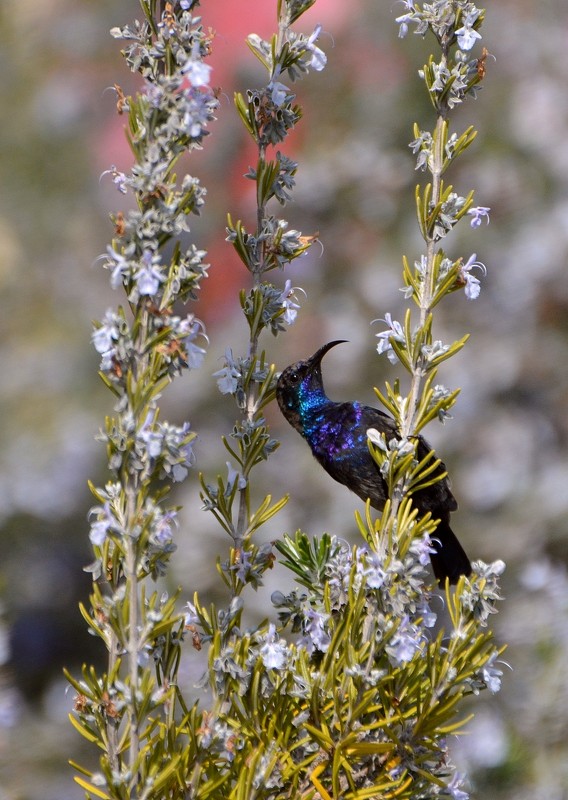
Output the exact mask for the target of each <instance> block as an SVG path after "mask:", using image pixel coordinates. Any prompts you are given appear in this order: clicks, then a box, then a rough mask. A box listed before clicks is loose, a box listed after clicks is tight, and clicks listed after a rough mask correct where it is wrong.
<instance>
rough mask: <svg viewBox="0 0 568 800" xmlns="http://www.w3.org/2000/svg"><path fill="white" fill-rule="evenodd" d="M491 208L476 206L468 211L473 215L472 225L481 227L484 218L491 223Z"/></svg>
mask: <svg viewBox="0 0 568 800" xmlns="http://www.w3.org/2000/svg"><path fill="white" fill-rule="evenodd" d="M490 210H491V209H490V208H489V207H488V206H476V207H475V208H470V209H469V211H468V212H467V213H468V214H470V216H471V218H472V219H471V227H472V228H479V226H480V225H481V222H482V220H483V219H485V221H486V222H487V224H488V225H489V212H490Z"/></svg>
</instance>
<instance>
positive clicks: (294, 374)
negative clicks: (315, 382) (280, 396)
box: [290, 372, 300, 383]
mask: <svg viewBox="0 0 568 800" xmlns="http://www.w3.org/2000/svg"><path fill="white" fill-rule="evenodd" d="M299 382H300V376H299V375H298V373H297V372H291V373H290V383H299Z"/></svg>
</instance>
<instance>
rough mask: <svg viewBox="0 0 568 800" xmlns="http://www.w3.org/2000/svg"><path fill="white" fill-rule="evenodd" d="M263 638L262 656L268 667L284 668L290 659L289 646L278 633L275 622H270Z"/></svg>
mask: <svg viewBox="0 0 568 800" xmlns="http://www.w3.org/2000/svg"><path fill="white" fill-rule="evenodd" d="M263 639H264V644H263V645H262V647H261V648H260V657H261V659H262V663H263V664H264V666H265V667H266V669H284V667H285V666H286V662H287V661H288V648H287V646H286V642H285V641H284V639H282V638H281V637H280V636H279V635H278V634H277V633H276V627H275V626H274V623H272V622H271V623H270V625H269V626H268V633H267V634H266V636H264V637H263Z"/></svg>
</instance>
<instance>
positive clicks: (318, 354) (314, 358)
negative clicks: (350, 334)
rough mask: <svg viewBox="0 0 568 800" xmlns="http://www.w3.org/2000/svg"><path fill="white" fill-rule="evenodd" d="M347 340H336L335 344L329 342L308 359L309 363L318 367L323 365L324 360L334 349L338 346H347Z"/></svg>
mask: <svg viewBox="0 0 568 800" xmlns="http://www.w3.org/2000/svg"><path fill="white" fill-rule="evenodd" d="M346 342H347V339H334V340H333V342H328V343H327V344H324V345H322V346H321V347H320V349H319V350H317V351H316V352H315V353H314V354H313V356H312V357H311V358H309V359H308V363H309V364H310V365H312V366H314V367H315V366H316V365H317V364H321V360H322V358H323V357H324V356H325V354H326V353H327V352H328V351H329V350H331V348H332V347H335V346H336V345H338V344H345V343H346Z"/></svg>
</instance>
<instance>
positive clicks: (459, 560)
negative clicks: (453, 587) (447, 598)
mask: <svg viewBox="0 0 568 800" xmlns="http://www.w3.org/2000/svg"><path fill="white" fill-rule="evenodd" d="M432 544H433V546H434V548H435V550H436V552H435V553H432V554H431V556H430V560H431V561H432V569H433V570H434V575H435V576H436V580H437V581H438V583H439V584H440V585H441V586H443V585H444V583H445V582H446V578H449V581H450V583H452V584H453V583H457V582H458V580H459V578H460V576H461V575H466V576H467V575H470V574H471V564H470V561H469V558H468V557H467V555H466V553H465V550H464V549H463V547H462V546H461V544H460V543H459V541H458V538H457V536H456V535H455V533H454V532H453V530H452V529H451V528H450V523H449V522H448V520H443V519H442V520H441V522H440V523H439V524H438V527H437V529H436V531H435V533H434V534H433V535H432Z"/></svg>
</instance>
